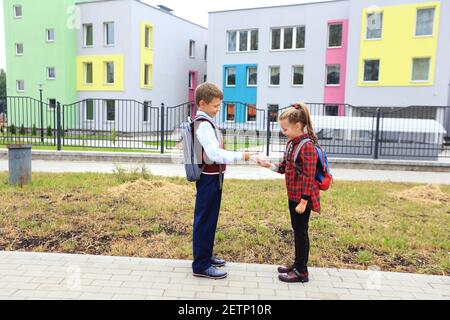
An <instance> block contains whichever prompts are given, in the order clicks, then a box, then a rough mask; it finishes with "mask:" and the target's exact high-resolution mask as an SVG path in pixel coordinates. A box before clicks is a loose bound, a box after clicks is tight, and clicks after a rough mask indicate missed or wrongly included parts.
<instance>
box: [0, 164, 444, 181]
mask: <svg viewBox="0 0 450 320" xmlns="http://www.w3.org/2000/svg"><path fill="white" fill-rule="evenodd" d="M117 166H120V167H122V168H125V169H133V168H139V165H136V164H132V163H116V164H114V163H111V162H75V161H47V160H33V162H32V169H33V172H56V173H60V172H102V173H112V172H113V170H114V169H115V168H116V167H117ZM145 167H146V168H147V169H149V170H150V171H151V172H152V173H153V174H155V175H160V176H171V177H184V176H185V172H184V167H183V165H181V164H162V163H147V164H145ZM7 170H8V161H7V160H0V171H7ZM332 173H333V177H334V179H335V180H348V181H368V180H372V181H393V182H411V183H436V184H450V172H428V171H427V172H422V171H391V170H370V169H341V168H335V169H333V171H332ZM226 177H227V178H231V179H250V180H251V179H284V176H282V175H280V174H277V173H275V172H272V171H270V170H267V169H264V168H261V167H259V166H257V165H251V164H248V165H229V166H228V167H227V174H226Z"/></svg>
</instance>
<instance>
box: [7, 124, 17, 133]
mask: <svg viewBox="0 0 450 320" xmlns="http://www.w3.org/2000/svg"><path fill="white" fill-rule="evenodd" d="M9 132H11V134H16V126H15V125H13V124H12V125H10V126H9Z"/></svg>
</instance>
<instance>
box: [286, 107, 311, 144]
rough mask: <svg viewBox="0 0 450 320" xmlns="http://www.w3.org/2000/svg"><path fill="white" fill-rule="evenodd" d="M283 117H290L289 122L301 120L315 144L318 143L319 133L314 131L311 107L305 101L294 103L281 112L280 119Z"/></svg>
mask: <svg viewBox="0 0 450 320" xmlns="http://www.w3.org/2000/svg"><path fill="white" fill-rule="evenodd" d="M283 119H289V122H291V123H298V122H301V123H302V124H303V125H304V126H305V128H306V130H307V132H308V135H309V137H310V138H311V140H313V142H314V144H317V143H318V140H319V139H318V138H317V135H316V134H315V132H314V128H313V125H312V120H311V116H310V114H309V109H308V106H307V105H306V104H305V103H303V102H300V103H297V104H294V105H293V106H292V108H289V109H288V110H286V111H285V112H283V113H282V114H281V116H280V120H283Z"/></svg>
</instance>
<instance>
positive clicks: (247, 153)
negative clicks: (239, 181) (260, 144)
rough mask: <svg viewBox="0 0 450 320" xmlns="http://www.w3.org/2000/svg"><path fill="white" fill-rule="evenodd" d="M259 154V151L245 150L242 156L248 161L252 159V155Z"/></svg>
mask: <svg viewBox="0 0 450 320" xmlns="http://www.w3.org/2000/svg"><path fill="white" fill-rule="evenodd" d="M257 154H258V153H257V152H244V153H243V157H242V158H243V159H244V161H248V160H250V157H251V156H254V155H257Z"/></svg>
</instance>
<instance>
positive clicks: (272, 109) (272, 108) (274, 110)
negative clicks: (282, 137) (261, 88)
mask: <svg viewBox="0 0 450 320" xmlns="http://www.w3.org/2000/svg"><path fill="white" fill-rule="evenodd" d="M267 108H268V109H269V120H270V122H277V121H278V109H279V106H278V105H277V104H269V105H268V106H267Z"/></svg>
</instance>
